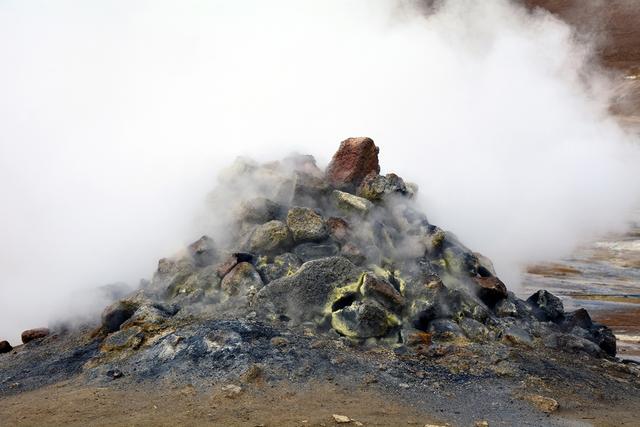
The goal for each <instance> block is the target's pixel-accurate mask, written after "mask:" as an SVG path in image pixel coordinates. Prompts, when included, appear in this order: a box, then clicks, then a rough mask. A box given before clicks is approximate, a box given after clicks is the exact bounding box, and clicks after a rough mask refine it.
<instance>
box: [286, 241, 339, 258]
mask: <svg viewBox="0 0 640 427" xmlns="http://www.w3.org/2000/svg"><path fill="white" fill-rule="evenodd" d="M339 251H340V249H339V248H338V246H337V245H335V244H333V243H324V244H318V243H303V244H301V245H298V246H296V247H295V248H294V249H293V253H294V254H295V255H296V256H297V257H298V258H300V259H301V260H302V261H303V262H307V261H312V260H314V259H320V258H327V257H333V256H336V255H338V252H339Z"/></svg>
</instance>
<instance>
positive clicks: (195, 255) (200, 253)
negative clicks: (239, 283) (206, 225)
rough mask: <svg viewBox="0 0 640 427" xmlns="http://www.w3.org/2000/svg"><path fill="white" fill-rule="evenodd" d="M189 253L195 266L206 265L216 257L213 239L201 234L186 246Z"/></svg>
mask: <svg viewBox="0 0 640 427" xmlns="http://www.w3.org/2000/svg"><path fill="white" fill-rule="evenodd" d="M188 250H189V255H191V258H192V259H193V263H194V265H195V266H196V267H206V266H207V265H210V264H213V262H214V261H215V259H216V248H215V245H214V242H213V239H212V238H210V237H208V236H202V237H201V238H199V239H198V240H196V241H195V242H193V243H192V244H190V245H189V247H188Z"/></svg>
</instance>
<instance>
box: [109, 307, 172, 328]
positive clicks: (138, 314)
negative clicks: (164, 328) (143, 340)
mask: <svg viewBox="0 0 640 427" xmlns="http://www.w3.org/2000/svg"><path fill="white" fill-rule="evenodd" d="M178 311H179V307H178V306H177V305H175V304H163V303H159V302H153V301H151V300H146V301H144V302H141V303H140V305H139V307H138V308H137V310H136V311H135V312H134V313H133V315H132V316H131V317H129V318H128V319H127V320H126V321H125V322H124V323H123V324H122V325H120V329H126V328H130V327H132V326H140V327H143V328H146V329H153V328H154V326H159V325H161V324H162V323H164V322H165V321H166V320H167V319H169V318H171V317H172V316H175V314H176V313H177V312H178Z"/></svg>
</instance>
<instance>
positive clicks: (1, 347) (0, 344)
mask: <svg viewBox="0 0 640 427" xmlns="http://www.w3.org/2000/svg"><path fill="white" fill-rule="evenodd" d="M11 350H13V347H11V344H9V341H0V354H2V353H9V352H10V351H11Z"/></svg>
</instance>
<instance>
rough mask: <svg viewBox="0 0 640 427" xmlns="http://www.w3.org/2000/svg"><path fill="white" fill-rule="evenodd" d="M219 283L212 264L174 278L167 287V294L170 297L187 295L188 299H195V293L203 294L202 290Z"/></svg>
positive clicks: (217, 285) (215, 286)
mask: <svg viewBox="0 0 640 427" xmlns="http://www.w3.org/2000/svg"><path fill="white" fill-rule="evenodd" d="M219 285H220V277H218V274H217V272H216V268H215V266H213V265H209V266H207V267H204V268H201V269H198V270H196V271H195V272H193V273H192V274H190V275H186V276H183V277H181V280H175V281H174V282H173V283H172V285H171V286H170V287H169V289H168V295H169V296H170V297H172V298H175V297H185V296H189V299H190V300H194V299H197V295H200V296H202V295H204V291H205V290H207V289H211V288H217V287H219Z"/></svg>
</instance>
